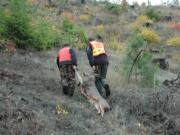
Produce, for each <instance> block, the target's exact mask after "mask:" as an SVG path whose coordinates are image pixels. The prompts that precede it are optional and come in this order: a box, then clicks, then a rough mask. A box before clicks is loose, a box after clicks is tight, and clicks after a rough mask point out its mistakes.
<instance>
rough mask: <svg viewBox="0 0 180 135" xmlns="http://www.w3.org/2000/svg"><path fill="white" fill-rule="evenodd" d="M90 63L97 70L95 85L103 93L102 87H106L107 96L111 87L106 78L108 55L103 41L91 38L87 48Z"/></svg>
mask: <svg viewBox="0 0 180 135" xmlns="http://www.w3.org/2000/svg"><path fill="white" fill-rule="evenodd" d="M86 53H87V57H88V60H89V64H90V65H91V67H92V68H93V70H94V72H95V85H96V88H97V89H98V91H99V93H100V94H101V95H102V88H104V89H105V92H106V97H108V96H109V95H110V88H109V85H108V83H107V80H106V74H107V69H108V63H109V62H108V56H107V54H106V51H105V49H104V44H103V43H102V42H98V41H95V40H94V39H93V38H89V40H88V46H87V49H86Z"/></svg>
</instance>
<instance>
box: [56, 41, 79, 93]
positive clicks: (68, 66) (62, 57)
mask: <svg viewBox="0 0 180 135" xmlns="http://www.w3.org/2000/svg"><path fill="white" fill-rule="evenodd" d="M57 65H58V68H59V71H60V76H61V84H62V87H63V93H64V94H65V95H69V96H73V94H74V89H75V68H76V67H77V58H76V53H75V50H74V49H73V48H71V47H70V45H69V44H64V47H63V48H61V49H60V50H59V52H58V56H57Z"/></svg>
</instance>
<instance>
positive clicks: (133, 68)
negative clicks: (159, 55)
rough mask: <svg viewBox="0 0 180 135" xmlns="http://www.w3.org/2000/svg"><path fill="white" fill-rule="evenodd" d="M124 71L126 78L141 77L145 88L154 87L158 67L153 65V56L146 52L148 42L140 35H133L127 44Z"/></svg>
mask: <svg viewBox="0 0 180 135" xmlns="http://www.w3.org/2000/svg"><path fill="white" fill-rule="evenodd" d="M127 45H128V46H127V51H126V56H125V58H124V62H123V63H124V66H123V71H124V73H125V76H126V77H131V75H137V74H138V75H139V76H140V78H139V79H140V81H141V83H142V84H143V85H144V86H154V76H155V73H156V71H157V70H156V67H155V66H154V65H152V63H151V61H152V54H151V53H150V52H149V51H147V50H146V48H147V42H146V41H145V40H144V39H143V38H142V37H141V36H140V35H138V34H134V35H132V36H131V37H130V38H129V39H128V42H127Z"/></svg>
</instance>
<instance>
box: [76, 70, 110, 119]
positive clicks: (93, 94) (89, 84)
mask: <svg viewBox="0 0 180 135" xmlns="http://www.w3.org/2000/svg"><path fill="white" fill-rule="evenodd" d="M76 76H77V78H78V81H79V82H80V83H79V86H80V90H81V94H82V95H83V96H84V97H85V98H86V99H87V100H88V101H89V102H90V103H91V104H92V105H93V106H94V107H95V108H96V110H97V112H98V114H101V116H102V117H103V116H104V112H106V111H108V110H109V109H110V106H109V104H108V103H107V101H106V100H105V99H104V98H103V97H102V96H101V95H100V94H99V92H98V91H97V89H96V87H95V83H94V77H92V76H91V77H89V76H88V77H87V76H86V78H87V79H85V80H84V82H83V81H82V78H81V76H80V75H79V73H78V72H77V71H76Z"/></svg>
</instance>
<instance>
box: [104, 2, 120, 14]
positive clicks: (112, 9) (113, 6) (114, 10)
mask: <svg viewBox="0 0 180 135" xmlns="http://www.w3.org/2000/svg"><path fill="white" fill-rule="evenodd" d="M106 8H107V9H108V10H109V11H110V12H111V13H113V14H117V15H119V14H121V6H120V5H118V4H112V3H107V4H106Z"/></svg>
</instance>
